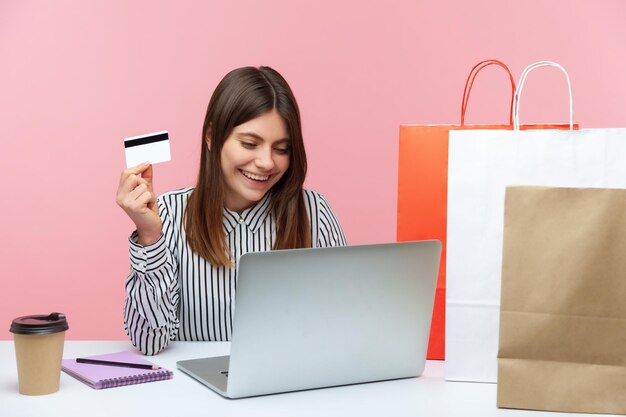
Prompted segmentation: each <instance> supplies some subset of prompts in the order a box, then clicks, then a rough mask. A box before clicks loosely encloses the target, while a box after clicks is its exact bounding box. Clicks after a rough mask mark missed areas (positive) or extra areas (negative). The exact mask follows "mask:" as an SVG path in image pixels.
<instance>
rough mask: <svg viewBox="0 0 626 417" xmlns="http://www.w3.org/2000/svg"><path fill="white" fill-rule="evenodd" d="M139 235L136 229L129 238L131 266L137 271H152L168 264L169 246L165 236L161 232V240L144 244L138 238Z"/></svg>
mask: <svg viewBox="0 0 626 417" xmlns="http://www.w3.org/2000/svg"><path fill="white" fill-rule="evenodd" d="M138 238H139V235H138V234H137V231H136V230H135V231H134V232H133V233H132V234H131V235H130V237H129V238H128V242H129V252H130V266H131V267H132V268H133V269H134V270H135V271H137V272H140V273H146V272H151V271H154V270H156V269H159V267H161V266H163V265H165V264H166V261H167V246H166V245H165V236H163V233H161V237H159V240H157V241H156V242H154V243H153V244H151V245H147V246H142V245H140V244H139V243H138V242H137V240H138Z"/></svg>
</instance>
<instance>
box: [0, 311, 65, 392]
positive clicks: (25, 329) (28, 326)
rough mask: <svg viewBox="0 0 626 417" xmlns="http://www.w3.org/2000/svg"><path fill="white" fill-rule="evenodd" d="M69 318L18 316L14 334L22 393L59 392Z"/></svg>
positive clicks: (59, 314)
mask: <svg viewBox="0 0 626 417" xmlns="http://www.w3.org/2000/svg"><path fill="white" fill-rule="evenodd" d="M68 328H69V326H68V325H67V320H66V318H65V315H64V314H62V313H51V314H49V315H32V316H23V317H18V318H16V319H15V320H13V322H12V323H11V329H10V331H11V332H12V333H13V340H14V342H15V359H16V361H17V376H18V380H19V390H20V394H24V395H44V394H52V393H53V392H57V391H58V390H59V380H60V379H61V359H62V358H63V342H64V340H65V331H66V330H67V329H68Z"/></svg>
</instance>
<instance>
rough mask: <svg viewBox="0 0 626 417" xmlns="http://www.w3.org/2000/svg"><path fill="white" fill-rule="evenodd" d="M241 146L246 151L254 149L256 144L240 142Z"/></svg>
mask: <svg viewBox="0 0 626 417" xmlns="http://www.w3.org/2000/svg"><path fill="white" fill-rule="evenodd" d="M241 146H243V147H244V148H246V149H254V148H256V144H255V143H252V142H241Z"/></svg>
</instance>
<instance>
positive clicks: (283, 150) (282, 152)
mask: <svg viewBox="0 0 626 417" xmlns="http://www.w3.org/2000/svg"><path fill="white" fill-rule="evenodd" d="M274 150H275V151H276V153H277V154H279V155H286V154H288V153H289V148H275V149H274Z"/></svg>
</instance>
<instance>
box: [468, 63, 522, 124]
mask: <svg viewBox="0 0 626 417" xmlns="http://www.w3.org/2000/svg"><path fill="white" fill-rule="evenodd" d="M489 65H498V66H499V67H502V68H504V70H505V71H506V72H507V74H509V79H510V80H511V109H510V111H509V124H510V125H511V126H512V125H513V98H514V96H515V80H514V79H513V74H511V70H509V67H507V66H506V65H505V64H504V63H503V62H501V61H498V60H497V59H487V60H485V61H481V62H479V63H478V64H476V65H474V68H472V70H471V71H470V73H469V76H468V77H467V81H465V88H464V89H463V101H462V103H461V126H464V125H465V111H466V110H467V102H468V101H469V96H470V92H471V91H472V86H473V85H474V80H475V79H476V76H477V75H478V73H479V72H480V71H481V70H482V69H483V68H485V67H488V66H489Z"/></svg>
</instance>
